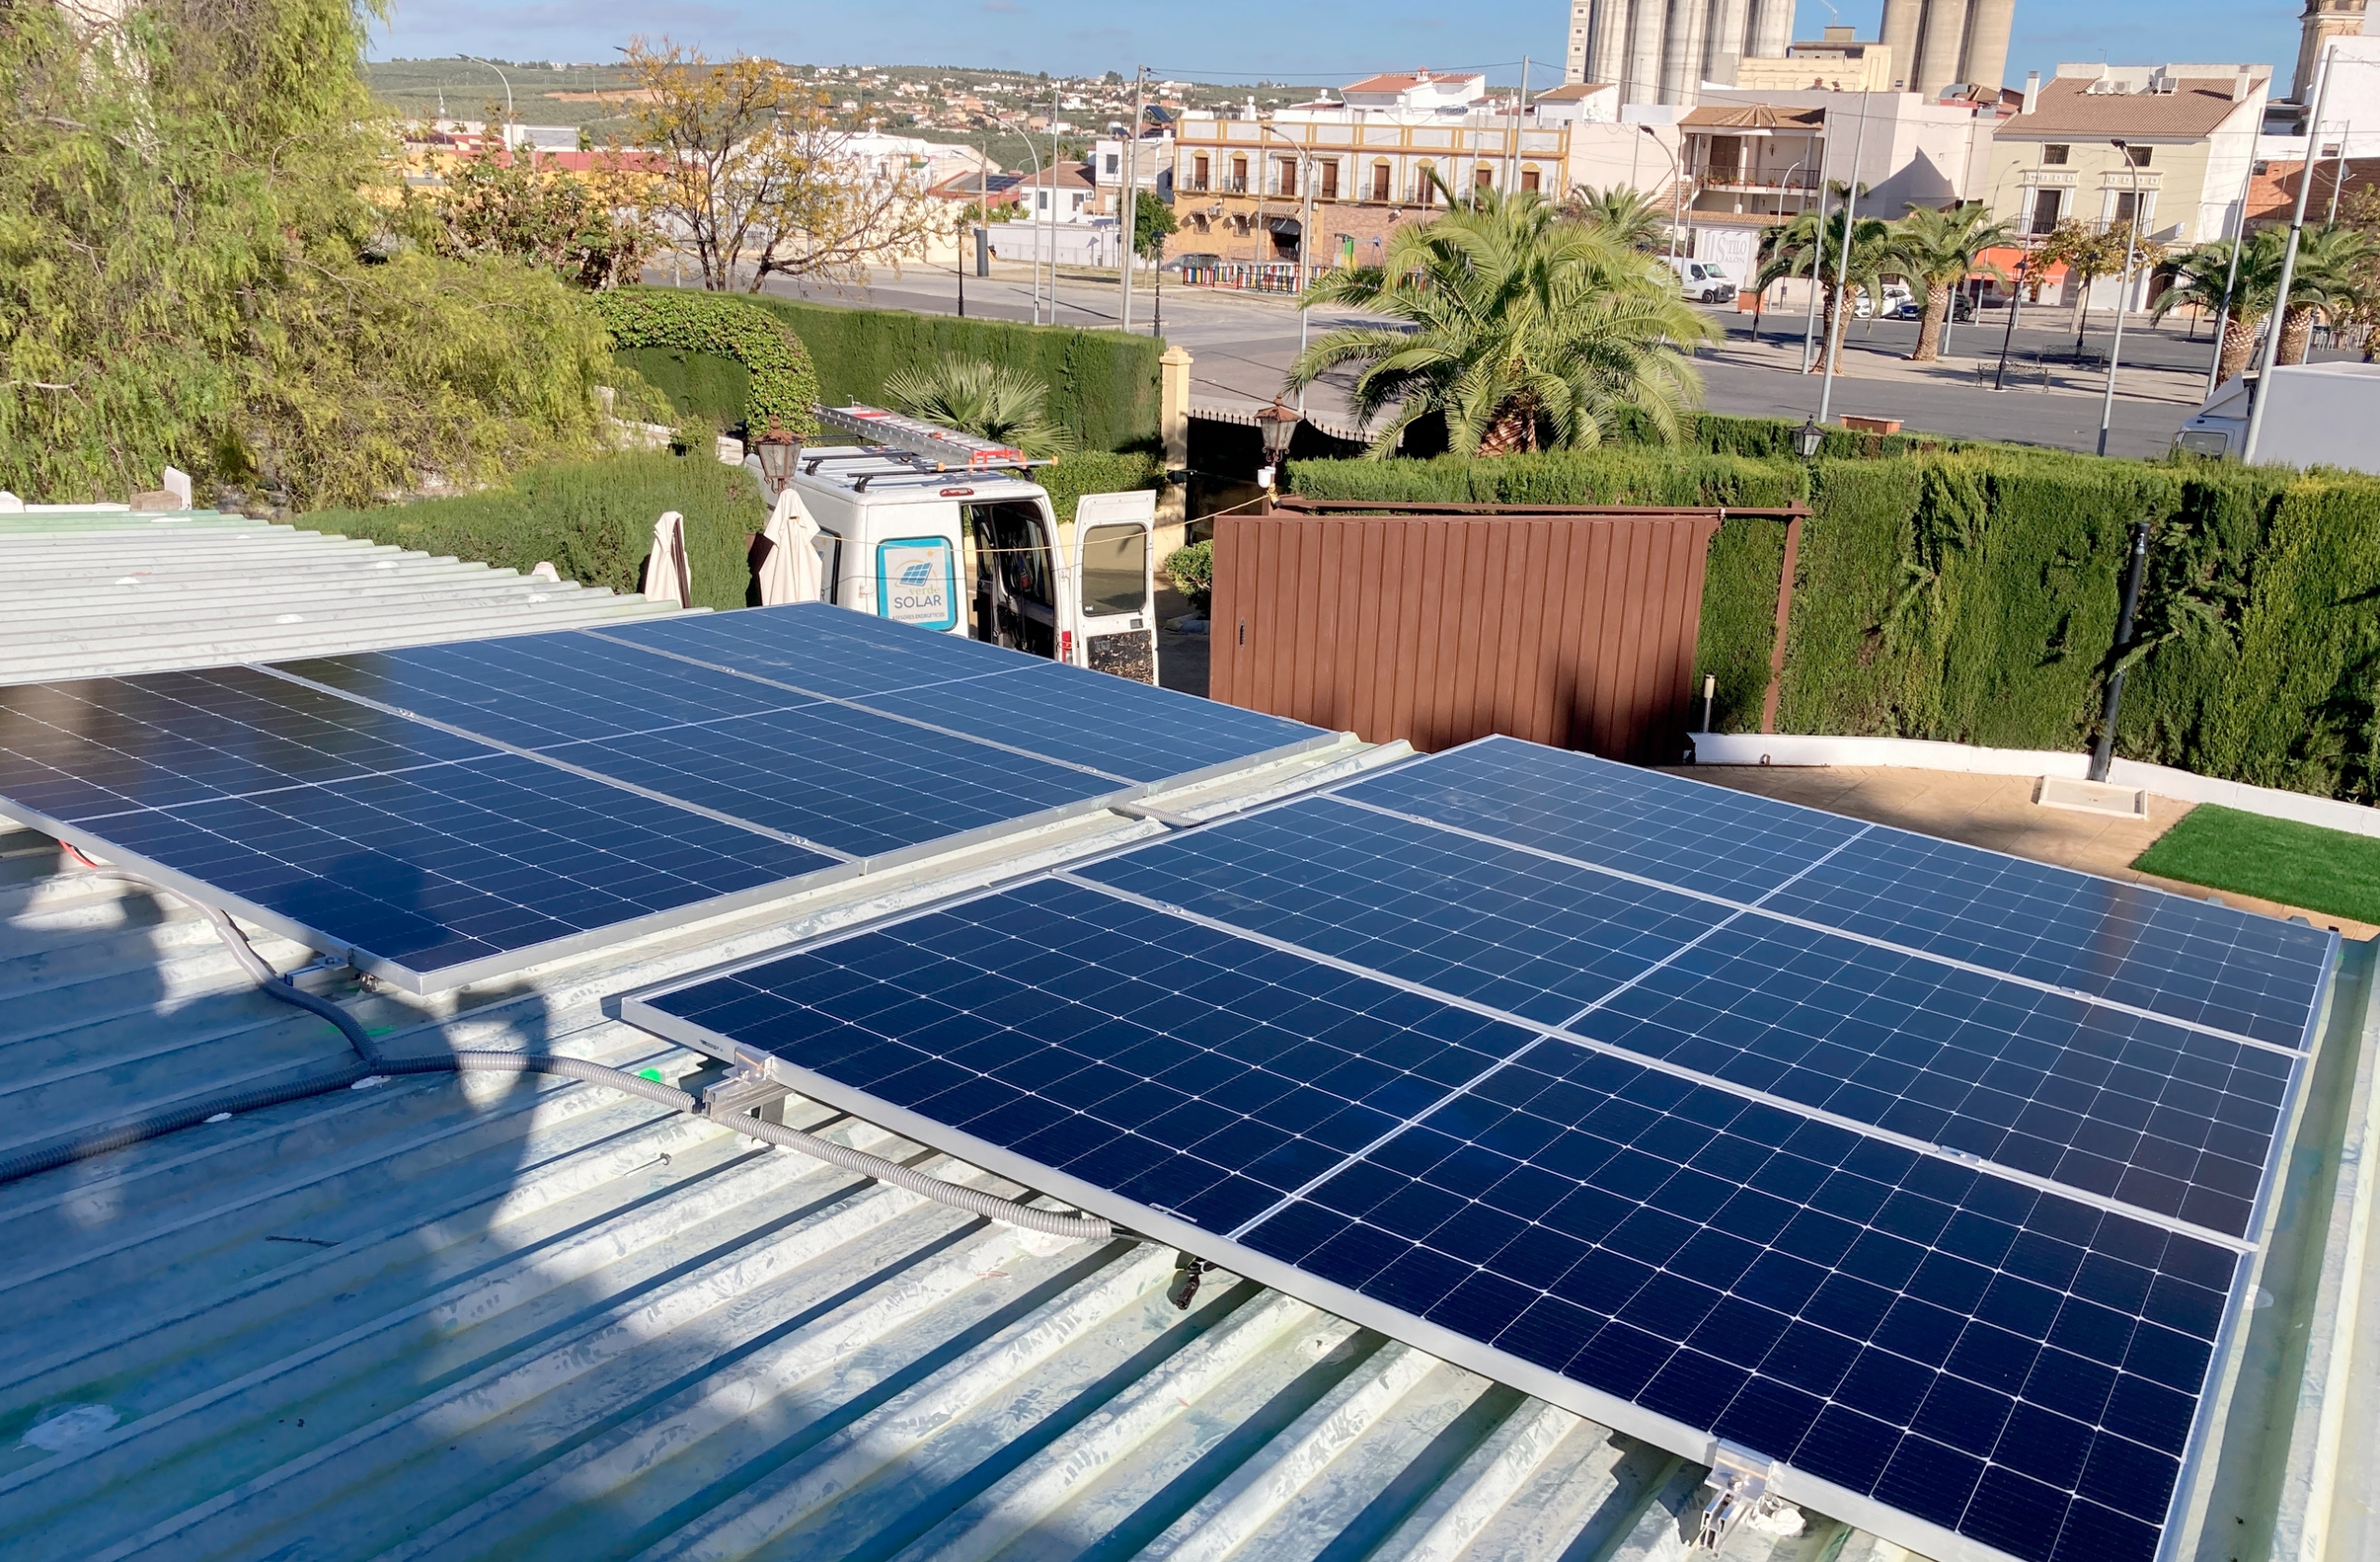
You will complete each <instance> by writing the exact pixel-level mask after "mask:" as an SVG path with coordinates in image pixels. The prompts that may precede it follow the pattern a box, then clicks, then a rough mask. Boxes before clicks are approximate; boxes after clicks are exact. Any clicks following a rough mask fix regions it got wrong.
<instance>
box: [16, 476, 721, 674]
mask: <svg viewBox="0 0 2380 1562" xmlns="http://www.w3.org/2000/svg"><path fill="white" fill-rule="evenodd" d="M670 611H674V610H673V609H672V608H671V607H670V606H669V604H668V603H666V602H647V601H646V600H645V599H644V598H642V597H641V596H633V595H630V596H622V595H620V594H618V593H617V592H614V591H611V590H607V589H603V588H602V587H587V586H580V585H577V584H575V583H574V582H567V581H565V582H562V583H555V582H551V581H546V580H540V579H537V578H536V577H534V576H524V575H521V574H519V573H517V572H515V571H513V570H509V569H490V568H489V567H488V566H487V565H485V564H473V563H460V562H458V561H456V560H454V559H442V558H433V557H431V556H430V554H427V553H417V552H410V551H408V550H406V549H401V548H390V547H385V546H383V545H381V544H378V543H375V542H368V541H365V540H364V539H362V538H358V537H347V536H335V535H328V534H324V533H320V532H308V531H300V530H298V528H296V527H294V526H284V525H276V524H273V523H268V522H263V521H249V520H245V519H243V518H241V517H239V516H235V515H218V514H216V513H215V512H213V511H197V512H191V511H182V512H178V513H175V514H170V515H150V514H139V513H136V512H132V511H128V510H125V509H124V508H122V507H121V506H116V507H97V506H94V507H91V508H89V509H84V510H48V511H44V512H37V513H27V514H6V515H0V683H24V682H35V681H38V680H41V679H47V678H69V677H90V676H96V675H99V674H106V673H125V672H147V671H154V670H157V669H159V668H177V667H198V666H204V665H206V664H208V663H221V662H234V661H256V660H264V659H271V658H272V657H277V656H292V655H321V654H324V653H328V652H332V651H360V650H365V649H369V648H371V647H374V646H382V645H418V644H423V643H426V642H430V641H437V640H465V639H469V638H472V637H474V636H477V635H483V634H514V633H526V632H528V631H531V630H535V629H568V628H572V627H574V626H575V625H579V624H588V623H594V622H598V621H600V620H602V619H608V618H619V617H624V616H631V615H637V614H652V613H665V612H670Z"/></svg>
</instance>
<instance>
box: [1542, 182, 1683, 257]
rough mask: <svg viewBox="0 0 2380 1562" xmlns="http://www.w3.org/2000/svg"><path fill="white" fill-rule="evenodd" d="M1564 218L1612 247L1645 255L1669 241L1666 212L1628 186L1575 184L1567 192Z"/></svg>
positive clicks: (1647, 196) (1646, 196)
mask: <svg viewBox="0 0 2380 1562" xmlns="http://www.w3.org/2000/svg"><path fill="white" fill-rule="evenodd" d="M1564 215H1565V216H1567V217H1571V218H1576V219H1577V220H1579V221H1580V222H1583V223H1585V224H1586V225H1587V226H1588V227H1590V228H1593V229H1596V230H1598V231H1599V232H1602V233H1604V234H1605V235H1606V236H1607V237H1608V238H1609V239H1610V240H1611V242H1612V243H1614V244H1617V245H1625V246H1626V247H1627V248H1630V249H1641V250H1643V251H1645V252H1646V253H1647V254H1650V253H1651V252H1652V251H1654V250H1656V249H1659V248H1660V247H1661V246H1662V245H1664V244H1665V243H1667V242H1668V239H1669V231H1670V216H1669V213H1668V212H1667V211H1665V210H1663V209H1662V207H1661V205H1660V203H1659V202H1658V201H1655V200H1654V199H1653V198H1652V197H1651V196H1650V195H1647V194H1646V193H1645V192H1643V191H1641V190H1637V189H1635V188H1633V187H1632V186H1629V185H1624V184H1615V185H1612V186H1611V187H1609V188H1608V189H1605V190H1597V189H1596V188H1595V187H1594V186H1593V185H1592V184H1581V185H1579V186H1577V187H1576V188H1575V189H1573V190H1572V191H1571V192H1570V199H1569V201H1568V202H1567V203H1566V204H1565V206H1564Z"/></svg>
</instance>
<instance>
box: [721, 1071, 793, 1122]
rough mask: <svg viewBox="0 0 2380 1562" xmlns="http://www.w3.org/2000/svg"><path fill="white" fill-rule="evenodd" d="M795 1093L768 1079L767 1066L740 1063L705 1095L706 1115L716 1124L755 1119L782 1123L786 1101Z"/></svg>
mask: <svg viewBox="0 0 2380 1562" xmlns="http://www.w3.org/2000/svg"><path fill="white" fill-rule="evenodd" d="M792 1093H793V1090H792V1087H790V1086H788V1085H782V1084H779V1083H778V1082H777V1081H776V1080H774V1079H770V1078H769V1076H768V1070H767V1067H766V1066H760V1067H757V1068H756V1067H754V1066H752V1064H751V1063H749V1062H748V1061H747V1062H738V1063H737V1064H736V1066H734V1068H732V1069H730V1070H728V1074H727V1078H726V1079H721V1080H720V1081H719V1083H717V1084H715V1085H713V1086H711V1087H710V1088H709V1089H708V1090H706V1091H704V1092H703V1116H705V1117H707V1118H709V1119H712V1120H713V1121H724V1120H726V1119H730V1118H741V1117H752V1118H758V1119H760V1120H761V1121H762V1122H773V1123H781V1122H783V1121H785V1098H786V1097H787V1096H788V1095H791V1094H792Z"/></svg>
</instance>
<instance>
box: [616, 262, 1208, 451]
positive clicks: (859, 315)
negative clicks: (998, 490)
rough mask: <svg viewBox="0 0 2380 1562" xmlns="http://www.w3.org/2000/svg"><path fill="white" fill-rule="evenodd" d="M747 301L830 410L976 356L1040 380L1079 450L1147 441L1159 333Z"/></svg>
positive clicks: (1149, 444) (1153, 419)
mask: <svg viewBox="0 0 2380 1562" xmlns="http://www.w3.org/2000/svg"><path fill="white" fill-rule="evenodd" d="M630 291H631V295H633V294H635V293H638V292H646V293H649V292H654V291H667V290H666V289H658V290H656V289H632V290H630ZM747 301H748V302H749V303H750V304H751V305H752V306H753V307H755V308H759V309H763V310H766V311H769V312H770V313H771V314H773V315H774V316H776V317H777V318H778V319H779V320H781V321H783V322H785V323H786V324H787V325H788V326H790V327H791V328H792V329H793V331H794V333H795V334H796V335H797V336H799V337H800V338H801V340H802V343H803V344H804V345H805V346H806V347H808V348H809V350H810V357H811V362H812V363H813V364H815V365H816V367H817V372H818V383H819V386H820V399H821V400H823V401H825V402H826V404H828V405H829V406H836V405H840V404H846V403H850V402H866V403H867V404H870V405H872V406H883V405H885V404H886V402H885V396H884V379H885V377H886V376H887V375H890V374H893V373H896V372H898V371H901V370H904V369H907V370H912V371H918V370H926V369H931V368H932V366H933V365H934V364H936V363H937V362H939V361H940V360H941V359H943V358H944V357H945V356H950V355H956V356H959V357H962V358H970V359H974V358H982V359H988V360H990V361H991V362H992V363H995V364H1005V365H1007V366H1009V367H1011V368H1015V369H1021V370H1023V371H1025V373H1027V374H1029V375H1031V376H1032V377H1034V378H1036V379H1038V380H1039V381H1041V383H1043V384H1044V385H1047V386H1048V387H1049V388H1050V401H1049V404H1048V407H1047V411H1048V415H1049V417H1051V420H1052V421H1054V422H1058V423H1062V424H1064V426H1065V427H1066V428H1068V429H1070V430H1073V432H1074V436H1075V441H1076V443H1078V445H1080V446H1081V448H1083V449H1084V450H1129V449H1135V448H1142V447H1146V448H1150V449H1154V448H1155V447H1156V444H1157V358H1158V356H1159V355H1160V354H1162V353H1163V352H1164V351H1165V343H1164V341H1163V340H1161V339H1159V338H1153V337H1134V336H1126V335H1125V334H1124V333H1123V332H1121V331H1084V330H1077V329H1075V328H1074V327H1072V326H1050V325H1040V326H1036V325H1018V324H1011V323H1010V322H1007V321H1002V320H960V319H958V318H957V317H956V316H952V315H944V314H912V313H909V312H908V311H905V310H858V309H838V308H836V307H835V306H833V305H831V304H806V303H802V302H800V301H798V300H796V299H791V298H751V299H749V300H747Z"/></svg>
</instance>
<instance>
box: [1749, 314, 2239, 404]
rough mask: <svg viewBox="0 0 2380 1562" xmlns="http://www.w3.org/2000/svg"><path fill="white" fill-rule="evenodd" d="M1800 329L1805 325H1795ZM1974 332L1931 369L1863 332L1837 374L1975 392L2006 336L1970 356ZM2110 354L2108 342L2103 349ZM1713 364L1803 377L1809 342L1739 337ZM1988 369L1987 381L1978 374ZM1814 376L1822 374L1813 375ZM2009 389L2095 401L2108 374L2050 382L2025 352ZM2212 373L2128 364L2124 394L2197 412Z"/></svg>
mask: <svg viewBox="0 0 2380 1562" xmlns="http://www.w3.org/2000/svg"><path fill="white" fill-rule="evenodd" d="M1795 324H1799V322H1796V323H1795ZM1971 329H1972V327H1965V328H1962V330H1961V333H1960V336H1959V339H1958V343H1957V351H1956V352H1955V354H1954V355H1952V356H1950V357H1946V358H1943V359H1940V360H1938V361H1937V362H1935V363H1931V364H1919V363H1913V362H1911V360H1910V358H1909V356H1908V353H1907V351H1905V350H1904V349H1903V348H1902V347H1901V346H1899V345H1898V344H1894V345H1892V346H1889V347H1888V346H1885V345H1884V344H1882V343H1879V344H1877V345H1874V346H1870V345H1868V344H1866V343H1863V342H1862V341H1861V340H1860V339H1859V332H1858V326H1856V325H1855V326H1854V327H1853V328H1852V334H1851V336H1850V337H1849V338H1847V339H1846V340H1845V342H1844V344H1843V357H1842V361H1841V363H1840V364H1838V365H1837V367H1836V370H1835V377H1836V378H1837V379H1862V380H1890V381H1898V382H1901V383H1903V384H1910V383H1920V384H1932V385H1956V386H1962V387H1965V388H1967V389H1974V388H1976V387H1977V386H1981V387H1984V388H1985V389H1989V388H1990V374H1991V372H1992V370H1993V369H1994V367H1995V366H1996V365H1997V364H1999V362H2000V338H1999V334H1998V333H1997V332H1993V333H1991V336H1990V348H1991V350H1990V351H1989V352H1987V353H1983V354H1981V355H1978V354H1977V353H1976V352H1974V351H1970V350H1971V349H1972V348H1973V347H1974V345H1975V343H1976V342H1977V340H1978V338H1977V337H1975V336H1972V335H1969V334H1968V331H1969V330H1971ZM2097 345H2098V348H2099V351H2105V344H2104V343H2102V344H2097ZM1703 356H1704V358H1705V359H1706V361H1708V360H1716V361H1718V362H1720V363H1725V364H1741V365H1743V366H1745V367H1747V368H1759V369H1774V370H1778V371H1781V372H1783V373H1787V374H1798V373H1799V372H1800V370H1801V367H1802V343H1801V340H1800V338H1798V337H1794V338H1788V339H1786V340H1783V341H1776V340H1772V339H1770V338H1762V340H1761V341H1760V342H1759V343H1758V344H1756V345H1755V344H1754V343H1752V342H1751V341H1747V340H1741V339H1731V340H1729V341H1728V342H1726V344H1725V345H1724V346H1721V347H1718V348H1716V349H1714V350H1713V351H1710V352H1708V353H1706V354H1704V355H1703ZM1978 364H1980V365H1981V367H1982V370H1983V373H1982V375H1981V376H1978V375H1977V365H1978ZM1812 378H1813V379H1815V378H1816V377H1815V376H1813V377H1812ZM2004 384H2005V392H2004V393H2009V394H2030V395H2043V394H2046V395H2052V396H2087V397H2090V398H2092V399H2094V400H2096V399H2097V398H2099V397H2101V396H2103V395H2104V394H2106V391H2107V385H2108V371H2107V368H2106V366H2105V364H2104V362H2102V364H2099V365H2097V366H2090V365H2084V366H2079V367H2078V366H2076V365H2074V364H2059V363H2052V364H2049V366H2048V373H2047V376H2046V378H2045V377H2044V376H2043V369H2042V367H2041V365H2040V364H2037V363H2036V362H2035V361H2034V360H2033V358H2032V356H2031V355H2030V354H2029V353H2019V354H2016V355H2014V356H2012V357H2010V359H2009V360H2008V374H2007V377H2006V380H2005V382H2004ZM2205 391H2206V374H2205V371H2204V370H2203V369H2200V368H2188V367H2179V366H2174V365H2169V364H2132V363H2124V364H2119V365H2118V366H2117V368H2116V395H2117V396H2118V397H2119V398H2120V399H2123V400H2128V401H2148V402H2170V403H2172V404H2175V405H2177V406H2188V407H2196V406H2198V405H2199V404H2200V402H2201V401H2202V398H2203V397H2204V395H2205Z"/></svg>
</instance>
